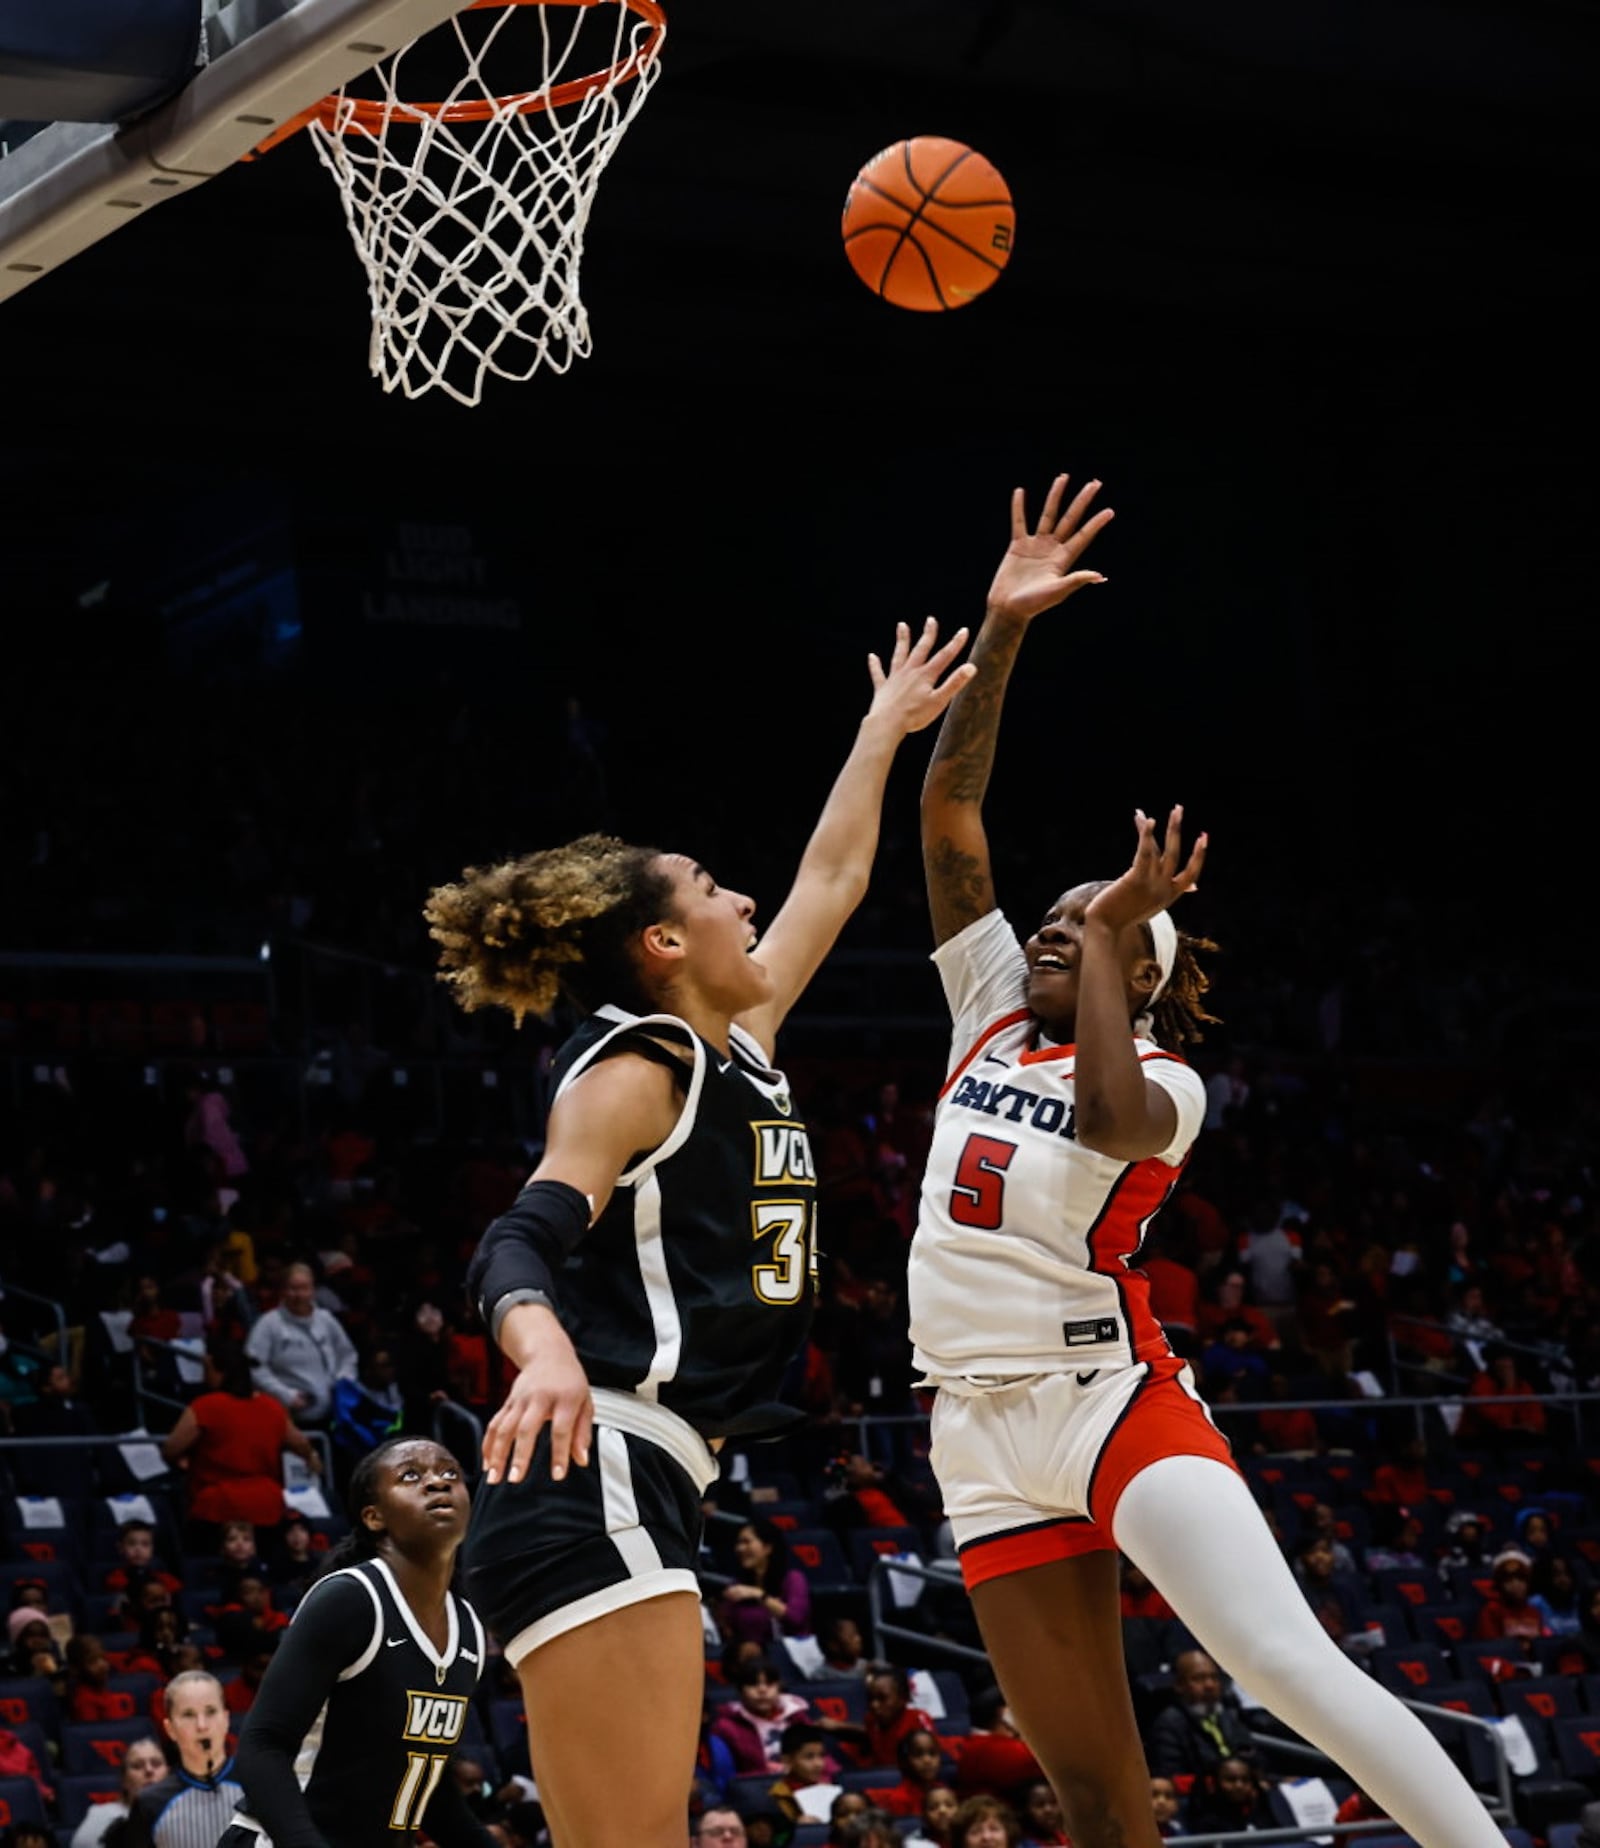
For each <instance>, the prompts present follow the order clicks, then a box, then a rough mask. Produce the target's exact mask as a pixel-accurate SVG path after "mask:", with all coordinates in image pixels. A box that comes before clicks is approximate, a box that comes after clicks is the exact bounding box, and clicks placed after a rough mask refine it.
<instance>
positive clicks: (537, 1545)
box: [465, 1389, 717, 1668]
mask: <svg viewBox="0 0 1600 1848" xmlns="http://www.w3.org/2000/svg"><path fill="white" fill-rule="evenodd" d="M594 1399H595V1424H594V1440H593V1442H592V1444H591V1445H590V1450H589V1461H588V1464H587V1465H586V1466H585V1467H583V1468H580V1467H578V1465H576V1464H573V1465H571V1466H570V1467H569V1468H568V1470H567V1474H566V1479H565V1480H564V1481H562V1482H555V1481H553V1480H552V1479H551V1475H550V1432H549V1428H548V1426H547V1427H546V1428H545V1430H543V1431H542V1432H541V1433H540V1434H539V1441H538V1444H537V1445H536V1446H535V1449H534V1453H533V1463H532V1467H531V1468H530V1469H529V1471H528V1473H527V1474H526V1475H525V1476H524V1477H523V1479H522V1480H521V1481H520V1482H506V1481H501V1482H497V1483H493V1484H489V1483H485V1484H482V1485H481V1486H480V1487H479V1489H478V1491H477V1493H476V1495H475V1496H474V1498H473V1508H472V1524H471V1526H470V1528H469V1529H468V1532H467V1543H466V1550H465V1562H466V1592H467V1597H468V1599H469V1600H470V1602H471V1603H472V1605H473V1607H474V1608H475V1609H476V1611H477V1612H478V1615H479V1616H480V1617H482V1619H483V1620H484V1622H485V1623H486V1624H487V1625H488V1626H489V1629H490V1630H491V1631H492V1632H493V1634H494V1636H495V1637H496V1639H497V1640H498V1641H499V1643H500V1646H501V1648H502V1649H504V1651H505V1654H506V1659H507V1660H508V1661H509V1662H510V1663H511V1665H512V1667H513V1668H515V1667H516V1666H517V1664H518V1663H519V1662H520V1661H521V1660H522V1659H523V1657H524V1656H526V1655H528V1654H530V1653H531V1652H532V1651H533V1650H535V1649H538V1648H539V1647H540V1646H541V1645H542V1644H545V1643H548V1642H550V1641H552V1640H553V1639H554V1638H555V1637H558V1636H563V1635H565V1634H566V1632H567V1631H568V1630H574V1629H576V1628H577V1627H578V1626H579V1625H580V1624H585V1623H593V1622H594V1621H595V1619H596V1618H599V1617H604V1616H606V1615H608V1614H609V1613H610V1612H612V1611H618V1610H622V1609H624V1608H625V1607H626V1606H628V1605H630V1604H639V1603H642V1602H643V1601H644V1600H645V1599H647V1598H659V1597H662V1596H664V1595H665V1594H666V1593H668V1592H674V1591H687V1592H692V1593H693V1594H694V1595H695V1596H696V1597H698V1596H699V1595H700V1584H699V1580H698V1579H697V1577H696V1576H695V1568H696V1565H697V1563H698V1561H699V1557H700V1538H701V1531H702V1528H703V1525H704V1517H703V1515H702V1512H701V1501H702V1498H703V1496H704V1494H705V1491H706V1490H707V1489H708V1488H709V1487H710V1486H711V1483H712V1482H713V1481H714V1480H715V1478H716V1474H717V1464H716V1460H715V1458H714V1457H713V1456H712V1454H711V1451H710V1450H709V1448H708V1447H707V1446H706V1444H705V1443H704V1442H703V1440H702V1439H701V1438H700V1437H698V1436H697V1435H696V1433H695V1432H694V1431H693V1430H691V1429H690V1427H689V1426H688V1425H687V1424H685V1423H684V1421H683V1420H682V1419H680V1418H678V1417H676V1416H674V1415H673V1414H672V1413H670V1412H664V1411H662V1410H661V1409H660V1408H659V1407H657V1406H653V1405H646V1404H643V1403H641V1402H640V1401H638V1400H636V1399H634V1398H633V1396H632V1395H631V1394H623V1393H614V1392H609V1391H606V1390H604V1389H597V1390H596V1391H595V1395H594ZM618 1419H622V1420H624V1421H625V1422H626V1423H627V1425H628V1426H629V1427H630V1429H627V1430H623V1429H619V1428H618V1423H617V1420H618ZM641 1427H645V1428H649V1429H650V1430H651V1431H652V1432H653V1434H654V1435H652V1436H650V1437H646V1436H642V1435H641V1434H640V1430H641ZM658 1439H659V1440H660V1441H657V1440H658Z"/></svg>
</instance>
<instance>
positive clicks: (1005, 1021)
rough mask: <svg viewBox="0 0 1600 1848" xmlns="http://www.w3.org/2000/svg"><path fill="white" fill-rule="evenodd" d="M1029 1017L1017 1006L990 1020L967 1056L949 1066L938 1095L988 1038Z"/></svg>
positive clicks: (974, 1056) (1026, 1012)
mask: <svg viewBox="0 0 1600 1848" xmlns="http://www.w3.org/2000/svg"><path fill="white" fill-rule="evenodd" d="M1031 1018H1032V1016H1031V1015H1030V1014H1029V1012H1028V1010H1027V1008H1025V1007H1019V1008H1016V1009H1014V1010H1013V1011H1012V1012H1011V1013H1009V1014H1002V1015H1001V1016H1000V1018H999V1019H998V1020H996V1021H992V1022H991V1023H990V1024H989V1025H988V1026H986V1027H985V1028H984V1030H983V1031H982V1032H981V1033H980V1034H979V1035H978V1037H977V1039H976V1040H974V1041H973V1043H972V1049H971V1051H970V1052H968V1054H967V1056H966V1057H965V1058H964V1059H961V1060H959V1061H958V1062H957V1063H956V1064H955V1065H954V1066H952V1067H951V1069H950V1076H949V1077H948V1078H946V1079H945V1081H944V1083H943V1085H942V1086H941V1087H940V1090H939V1095H940V1096H941V1097H943V1096H944V1094H945V1092H946V1091H948V1090H949V1089H950V1087H951V1085H953V1084H954V1083H955V1081H956V1080H957V1079H958V1078H959V1077H960V1076H961V1074H962V1073H963V1072H964V1071H965V1070H966V1069H967V1067H968V1066H969V1065H970V1064H971V1063H972V1061H973V1060H974V1059H975V1058H977V1056H978V1054H979V1053H980V1052H982V1051H983V1049H984V1047H985V1046H987V1045H988V1043H989V1042H990V1040H992V1039H993V1038H994V1036H995V1035H996V1034H997V1033H1003V1032H1004V1031H1005V1030H1006V1028H1007V1027H1014V1026H1015V1025H1016V1024H1017V1022H1018V1021H1020V1020H1029V1019H1031Z"/></svg>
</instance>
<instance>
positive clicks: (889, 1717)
mask: <svg viewBox="0 0 1600 1848" xmlns="http://www.w3.org/2000/svg"><path fill="white" fill-rule="evenodd" d="M938 1730H939V1729H938V1728H937V1727H936V1726H935V1725H934V1723H933V1718H932V1716H931V1715H930V1714H928V1713H925V1712H924V1711H923V1709H922V1708H921V1707H913V1706H912V1705H911V1678H910V1676H909V1675H907V1673H906V1671H905V1670H904V1669H903V1668H900V1667H898V1666H897V1665H895V1664H892V1663H884V1662H880V1663H878V1664H876V1665H875V1666H874V1667H872V1668H871V1669H869V1670H868V1671H867V1723H866V1727H865V1736H864V1737H863V1738H862V1739H861V1740H860V1741H859V1742H855V1743H854V1744H853V1747H852V1750H853V1753H854V1756H855V1760H856V1763H857V1764H858V1765H861V1766H863V1767H869V1766H876V1765H894V1764H896V1763H897V1762H898V1761H897V1759H896V1756H895V1754H896V1753H897V1752H898V1750H899V1748H900V1741H901V1740H902V1739H904V1738H905V1737H906V1736H907V1734H908V1733H914V1732H930V1733H932V1734H934V1736H935V1737H936V1738H937V1736H938Z"/></svg>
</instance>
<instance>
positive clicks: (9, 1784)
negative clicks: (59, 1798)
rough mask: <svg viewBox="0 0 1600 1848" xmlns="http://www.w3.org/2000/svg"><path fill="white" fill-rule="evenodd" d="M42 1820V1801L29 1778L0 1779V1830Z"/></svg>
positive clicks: (35, 1786)
mask: <svg viewBox="0 0 1600 1848" xmlns="http://www.w3.org/2000/svg"><path fill="white" fill-rule="evenodd" d="M45 1775H46V1776H48V1775H49V1773H48V1772H46V1773H45ZM44 1820H45V1813H44V1801H43V1799H42V1798H41V1797H40V1795H39V1787H38V1785H37V1784H35V1783H34V1781H33V1779H32V1778H31V1777H0V1829H9V1828H10V1827H11V1825H12V1824H13V1823H17V1822H43V1821H44Z"/></svg>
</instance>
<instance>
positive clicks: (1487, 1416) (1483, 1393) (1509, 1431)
mask: <svg viewBox="0 0 1600 1848" xmlns="http://www.w3.org/2000/svg"><path fill="white" fill-rule="evenodd" d="M1483 1358H1484V1363H1485V1365H1484V1369H1483V1371H1482V1372H1480V1373H1478V1374H1477V1375H1476V1376H1475V1377H1474V1379H1473V1382H1472V1384H1471V1385H1470V1386H1469V1387H1468V1388H1467V1399H1468V1405H1467V1408H1466V1411H1465V1413H1464V1414H1463V1416H1462V1420H1461V1428H1460V1430H1459V1431H1458V1433H1457V1437H1458V1440H1459V1441H1460V1442H1461V1443H1463V1444H1482V1445H1484V1446H1485V1447H1486V1448H1488V1449H1491V1450H1495V1451H1500V1452H1504V1451H1508V1450H1511V1451H1514V1450H1518V1449H1523V1448H1525V1447H1527V1446H1528V1445H1530V1444H1538V1443H1540V1442H1542V1441H1543V1439H1544V1434H1545V1416H1544V1407H1543V1406H1542V1405H1540V1404H1539V1402H1538V1400H1537V1398H1536V1397H1535V1396H1534V1390H1533V1388H1532V1386H1530V1385H1529V1383H1528V1382H1527V1381H1526V1380H1525V1379H1524V1378H1523V1377H1522V1375H1521V1373H1520V1372H1519V1371H1518V1368H1517V1357H1516V1355H1515V1354H1513V1353H1512V1352H1511V1350H1510V1349H1509V1348H1506V1347H1501V1346H1500V1345H1499V1344H1498V1343H1495V1344H1491V1345H1490V1346H1489V1347H1486V1348H1485V1349H1484V1350H1483ZM1508 1395H1509V1396H1514V1397H1516V1398H1518V1399H1522V1400H1525V1401H1526V1403H1525V1404H1521V1405H1482V1404H1474V1403H1472V1401H1474V1400H1482V1399H1486V1398H1503V1397H1506V1396H1508Z"/></svg>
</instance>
